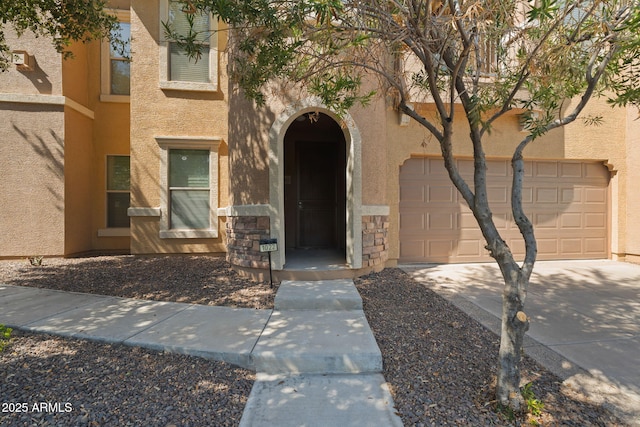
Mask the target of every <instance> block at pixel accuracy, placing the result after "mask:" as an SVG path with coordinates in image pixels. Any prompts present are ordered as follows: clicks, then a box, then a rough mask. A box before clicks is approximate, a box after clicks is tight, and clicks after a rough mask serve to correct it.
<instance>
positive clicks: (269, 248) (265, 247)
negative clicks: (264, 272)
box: [260, 239, 278, 252]
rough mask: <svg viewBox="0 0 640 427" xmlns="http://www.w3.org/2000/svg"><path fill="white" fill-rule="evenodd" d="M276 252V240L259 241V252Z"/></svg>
mask: <svg viewBox="0 0 640 427" xmlns="http://www.w3.org/2000/svg"><path fill="white" fill-rule="evenodd" d="M277 250H278V239H261V240H260V252H274V251H277Z"/></svg>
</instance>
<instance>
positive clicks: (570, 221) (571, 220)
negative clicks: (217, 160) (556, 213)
mask: <svg viewBox="0 0 640 427" xmlns="http://www.w3.org/2000/svg"><path fill="white" fill-rule="evenodd" d="M560 227H561V228H576V229H580V228H582V227H583V224H582V214H581V213H580V212H575V213H573V212H566V213H563V214H561V215H560Z"/></svg>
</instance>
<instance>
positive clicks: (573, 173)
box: [560, 163, 583, 178]
mask: <svg viewBox="0 0 640 427" xmlns="http://www.w3.org/2000/svg"><path fill="white" fill-rule="evenodd" d="M582 171H583V165H582V163H560V176H562V177H564V178H582Z"/></svg>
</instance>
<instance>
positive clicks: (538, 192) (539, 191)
mask: <svg viewBox="0 0 640 427" xmlns="http://www.w3.org/2000/svg"><path fill="white" fill-rule="evenodd" d="M534 194H535V201H534V202H535V203H558V189H557V188H549V187H541V188H536V189H535V193H534Z"/></svg>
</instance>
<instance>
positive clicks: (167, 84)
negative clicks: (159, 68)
mask: <svg viewBox="0 0 640 427" xmlns="http://www.w3.org/2000/svg"><path fill="white" fill-rule="evenodd" d="M160 89H163V90H183V91H189V92H217V91H218V85H216V84H213V83H197V82H175V81H166V80H165V81H162V80H161V81H160Z"/></svg>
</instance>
